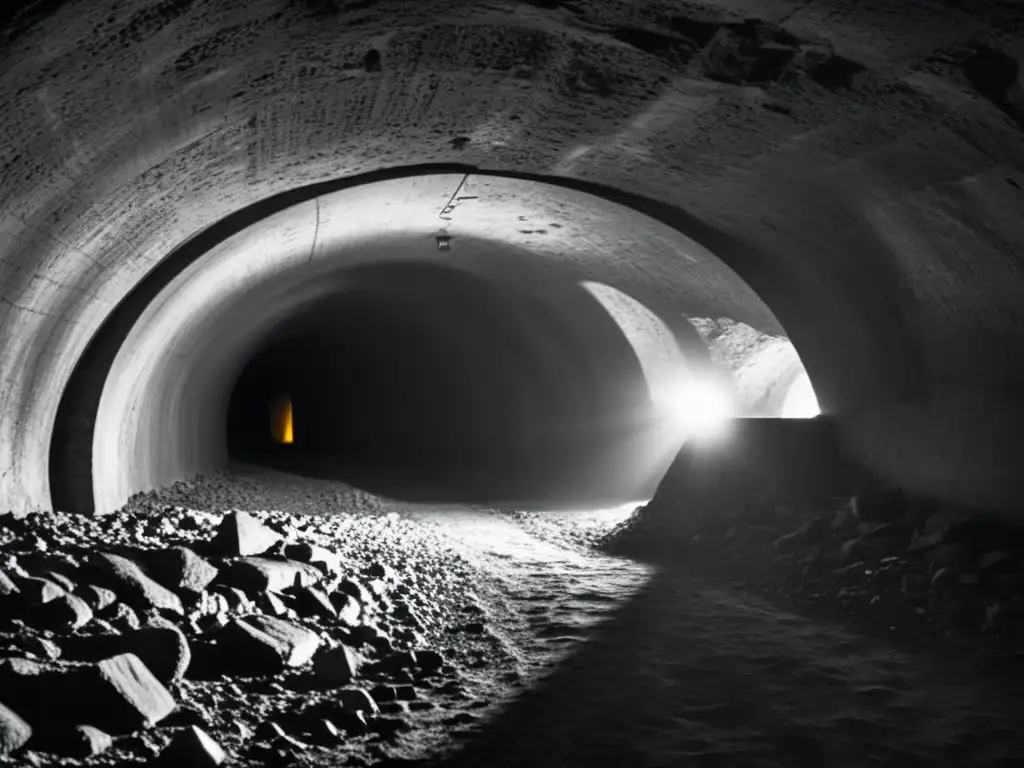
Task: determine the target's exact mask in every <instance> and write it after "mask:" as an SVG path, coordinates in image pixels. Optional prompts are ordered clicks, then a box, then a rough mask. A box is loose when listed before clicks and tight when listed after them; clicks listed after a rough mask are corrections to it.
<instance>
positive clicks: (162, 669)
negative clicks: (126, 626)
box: [62, 622, 192, 684]
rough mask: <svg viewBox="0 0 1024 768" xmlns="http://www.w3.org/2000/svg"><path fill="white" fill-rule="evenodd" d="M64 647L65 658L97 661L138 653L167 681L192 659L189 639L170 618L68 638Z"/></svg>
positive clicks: (175, 678) (179, 675) (179, 676)
mask: <svg viewBox="0 0 1024 768" xmlns="http://www.w3.org/2000/svg"><path fill="white" fill-rule="evenodd" d="M62 649H63V651H64V658H66V659H71V660H74V661H92V662H95V661H101V660H103V659H108V658H111V657H113V656H119V655H121V654H124V653H131V654H135V656H137V657H138V658H139V659H140V660H141V661H142V662H143V663H144V664H145V665H146V666H147V667H148V668H149V670H150V671H151V672H152V673H153V675H154V676H155V677H156V678H157V680H159V681H160V682H161V683H164V684H169V683H174V682H177V681H178V680H181V679H182V678H183V677H184V676H185V672H186V671H187V669H188V665H189V662H190V661H191V660H192V653H191V650H190V648H189V644H188V640H187V639H186V638H185V635H184V634H183V633H182V632H181V631H180V630H179V629H178V628H177V627H175V626H174V625H172V624H171V623H170V622H160V623H159V624H156V625H150V626H145V627H142V628H140V629H136V630H133V631H128V632H125V633H123V634H120V635H93V636H85V637H73V638H68V639H67V641H65V643H64V645H63V647H62Z"/></svg>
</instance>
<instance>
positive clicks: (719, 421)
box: [671, 380, 733, 438]
mask: <svg viewBox="0 0 1024 768" xmlns="http://www.w3.org/2000/svg"><path fill="white" fill-rule="evenodd" d="M671 412H672V417H673V418H674V419H675V421H676V422H677V423H678V424H679V426H680V427H681V428H682V429H684V430H685V431H686V432H687V433H688V434H689V435H690V436H691V437H696V438H714V437H718V436H720V435H722V434H723V433H724V432H726V431H727V430H728V427H729V424H730V422H731V421H732V416H733V408H732V402H731V401H730V400H729V398H728V397H727V396H726V394H725V392H723V391H722V388H721V387H719V386H716V385H715V384H714V383H712V382H708V381H699V380H695V381H689V382H687V383H686V384H685V385H684V386H683V387H682V388H681V389H680V391H679V392H678V393H677V395H676V397H675V398H674V399H673V402H672V404H671Z"/></svg>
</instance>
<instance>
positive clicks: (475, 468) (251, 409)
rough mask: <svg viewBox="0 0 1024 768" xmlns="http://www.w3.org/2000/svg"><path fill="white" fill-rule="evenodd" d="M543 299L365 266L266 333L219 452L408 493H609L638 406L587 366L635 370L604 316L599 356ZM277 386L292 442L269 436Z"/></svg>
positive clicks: (437, 275) (488, 284)
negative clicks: (604, 467) (602, 482)
mask: <svg viewBox="0 0 1024 768" xmlns="http://www.w3.org/2000/svg"><path fill="white" fill-rule="evenodd" d="M578 293H579V294H580V299H581V300H587V301H591V300H590V299H589V297H586V296H585V295H583V292H582V291H579V292H578ZM549 304H550V302H545V301H544V299H543V298H540V297H537V296H528V295H524V294H521V293H518V292H516V291H515V290H513V289H511V288H509V287H508V286H504V285H499V284H497V283H495V282H492V281H489V280H484V279H482V278H478V277H476V276H473V275H471V274H469V273H466V272H462V271H460V270H456V269H451V268H446V267H438V266H433V265H423V264H419V265H392V266H390V267H388V268H387V269H383V268H379V267H378V268H371V269H369V270H368V271H365V272H364V273H362V275H361V276H355V277H354V279H352V280H350V281H349V282H347V283H346V284H344V285H341V286H339V289H338V291H337V292H334V293H332V294H331V295H329V296H328V297H326V298H322V299H319V300H317V301H315V302H313V303H311V304H310V305H308V306H306V307H305V308H304V309H303V310H301V311H300V312H299V313H298V314H297V315H296V316H294V317H291V318H289V319H288V320H286V321H284V322H283V323H282V324H281V325H279V326H278V327H277V328H276V329H275V330H274V331H272V332H271V333H270V334H268V336H267V337H266V338H265V339H264V341H263V343H262V344H261V345H260V347H259V349H258V350H257V351H256V353H255V354H254V355H253V356H252V358H251V359H250V360H249V361H248V363H247V364H246V366H245V368H244V369H243V370H242V372H241V373H240V375H239V376H238V379H237V382H236V384H235V386H234V388H233V391H232V394H231V397H230V401H229V405H228V412H227V442H228V452H229V455H230V457H231V458H232V459H235V460H238V461H245V462H248V463H255V464H260V465H263V466H270V467H273V468H278V469H282V470H285V471H289V472H292V473H296V474H299V475H304V476H311V477H325V478H332V479H342V480H344V481H346V482H349V483H352V484H354V485H357V486H360V487H363V488H364V489H366V490H370V491H372V492H374V493H380V494H382V495H385V496H389V497H392V498H401V499H407V500H413V501H427V500H434V501H437V500H442V499H443V500H446V501H450V500H452V499H453V498H455V499H462V500H467V501H474V502H481V501H487V502H505V501H511V500H512V499H513V498H521V497H523V496H526V495H528V496H530V497H532V498H536V499H549V500H550V501H551V502H552V503H555V502H559V501H563V502H564V501H573V502H576V501H578V499H579V498H580V494H581V493H583V494H598V495H605V494H609V493H610V494H612V496H613V498H614V500H615V501H618V500H619V498H620V497H621V490H617V489H621V487H622V486H623V484H622V483H621V482H612V483H609V484H608V485H609V487H606V488H602V487H600V486H599V485H598V486H597V487H595V485H594V482H593V475H594V471H593V467H594V462H599V463H600V462H603V461H606V460H608V454H609V451H611V452H612V453H614V451H615V450H616V448H617V447H618V446H619V445H622V444H624V442H625V441H626V440H628V436H629V435H631V434H635V433H636V432H637V430H640V429H642V428H643V424H644V419H645V418H647V416H648V414H646V413H645V412H644V411H643V405H644V403H643V397H642V396H637V397H632V396H627V395H626V393H629V392H630V390H629V389H628V388H623V387H621V386H615V387H610V386H609V381H608V379H611V381H612V383H619V382H616V381H615V379H616V377H615V376H614V375H611V376H608V377H602V376H601V372H600V371H598V370H596V366H597V365H601V367H602V368H606V371H608V372H612V373H614V371H615V370H616V365H618V366H619V367H624V368H626V369H629V368H632V369H634V373H635V375H636V376H637V377H638V378H639V380H640V381H642V375H643V374H642V372H641V371H640V370H639V364H638V362H637V361H636V358H635V355H633V353H632V349H631V347H630V346H629V344H628V341H627V340H626V339H625V337H624V336H623V335H622V333H621V332H620V331H619V330H618V328H617V326H615V325H614V323H613V322H612V321H611V320H610V319H609V320H608V323H607V327H604V328H602V329H601V330H603V331H604V334H603V337H604V338H603V342H604V343H603V344H602V345H600V346H601V347H602V348H601V349H599V350H596V351H597V352H598V354H597V355H596V356H595V355H592V354H588V350H587V349H586V345H581V344H580V343H579V339H574V338H572V337H571V335H570V334H571V330H570V329H566V328H564V327H562V326H561V325H560V323H559V318H558V316H557V312H553V311H552V310H551V307H550V306H549ZM609 356H610V357H611V358H617V359H608V358H609ZM609 363H610V364H611V365H610V366H609V365H608V364H609ZM637 390H638V387H634V388H633V390H632V391H633V392H634V393H636V395H641V394H642V393H640V392H638V391H637ZM281 395H287V397H288V398H289V399H290V402H291V418H292V440H291V442H290V443H281V442H280V441H279V439H277V438H275V435H274V433H273V430H272V422H273V419H274V417H272V412H273V405H272V404H273V403H274V401H275V398H278V397H280V396H281ZM581 448H582V450H581ZM618 474H620V475H621V474H622V470H621V469H620V470H619V471H618ZM612 475H614V473H612ZM619 479H621V478H619ZM627 495H628V494H627Z"/></svg>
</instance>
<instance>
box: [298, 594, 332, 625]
mask: <svg viewBox="0 0 1024 768" xmlns="http://www.w3.org/2000/svg"><path fill="white" fill-rule="evenodd" d="M290 596H291V597H292V598H293V604H294V606H295V611H296V613H298V614H299V615H300V616H304V617H306V618H314V617H317V618H321V619H328V620H330V619H335V618H337V616H338V609H337V608H335V607H334V604H333V603H332V602H331V600H330V598H329V597H328V596H327V595H326V594H325V593H324V592H323V591H321V590H319V589H314V588H312V587H300V588H297V589H294V590H292V591H291V595H290Z"/></svg>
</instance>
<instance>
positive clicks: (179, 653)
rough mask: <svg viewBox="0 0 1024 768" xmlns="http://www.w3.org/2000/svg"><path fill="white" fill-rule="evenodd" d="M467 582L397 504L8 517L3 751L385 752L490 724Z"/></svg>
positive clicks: (151, 757) (254, 758)
mask: <svg viewBox="0 0 1024 768" xmlns="http://www.w3.org/2000/svg"><path fill="white" fill-rule="evenodd" d="M474 577H475V574H473V573H472V572H471V570H470V567H469V566H468V564H466V563H465V562H464V561H462V560H461V559H460V558H459V557H458V555H457V554H456V553H454V552H453V551H450V550H445V549H444V548H443V545H440V544H439V543H438V542H436V541H430V542H428V541H426V540H425V539H424V535H423V534H422V532H420V531H418V530H416V527H415V526H414V524H413V523H412V522H410V521H407V520H404V519H402V518H399V517H398V516H397V515H383V516H378V517H366V516H363V515H337V516H331V517H315V516H308V515H307V516H295V515H286V514H283V513H274V512H268V513H254V514H250V513H247V512H242V511H231V512H228V513H226V514H215V513H210V512H198V511H192V510H188V509H184V508H181V507H177V508H168V509H164V510H162V514H159V515H152V514H138V513H134V514H129V513H124V514H122V513H119V514H116V515H112V516H107V517H103V518H81V517H76V516H72V515H65V514H61V513H46V514H32V515H28V516H15V515H13V514H6V515H0V764H11V765H18V766H22V765H34V766H44V765H57V764H66V761H67V759H69V758H73V759H79V760H86V759H87V760H88V765H103V764H117V765H122V764H125V763H133V762H134V763H138V762H144V763H147V764H154V765H190V766H213V765H220V764H222V763H225V761H227V760H229V759H230V760H231V764H232V765H247V764H251V765H266V764H271V763H272V764H275V765H288V764H292V763H289V761H294V764H305V763H304V762H303V761H308V760H310V759H312V760H313V761H314V762H318V761H319V760H321V759H322V758H323V756H324V755H327V754H330V755H334V756H337V755H338V754H342V755H347V756H348V757H349V762H348V763H346V764H353V765H358V764H369V763H371V762H375V761H377V760H380V759H383V758H384V757H385V756H386V755H387V750H386V749H385V746H386V745H390V744H394V743H395V742H396V741H397V740H398V739H399V736H400V735H401V734H403V733H404V732H407V731H409V730H410V729H412V728H413V725H414V721H415V720H416V716H417V715H422V716H423V717H425V718H428V719H429V718H430V717H432V718H433V719H432V720H430V722H436V723H438V724H441V725H449V726H451V725H459V726H461V725H465V724H467V723H469V724H471V723H472V722H473V721H474V720H476V719H477V715H475V714H473V713H472V712H461V711H457V712H452V711H451V710H453V709H454V710H460V709H478V708H479V707H480V704H481V702H479V701H473V697H472V696H471V695H470V692H468V691H467V685H466V684H465V683H464V680H463V677H462V674H461V670H460V668H459V663H458V662H459V659H460V658H462V657H465V655H466V654H467V653H468V652H469V650H470V649H471V648H472V646H473V643H474V642H477V641H478V640H479V633H476V634H473V633H468V634H467V633H460V631H459V627H461V626H465V625H467V624H473V625H474V626H476V625H479V624H481V618H482V614H483V610H482V608H481V607H480V606H479V604H478V601H477V599H476V596H475V594H474V593H473V591H472V588H471V585H472V583H473V581H474ZM477 650H478V651H479V649H477ZM424 722H427V721H424ZM421 724H422V723H421ZM428 724H429V723H428ZM424 727H426V726H424ZM320 753H322V754H320ZM318 754H320V757H319V758H318V757H317V755H318Z"/></svg>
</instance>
